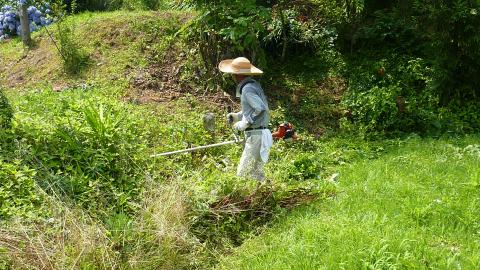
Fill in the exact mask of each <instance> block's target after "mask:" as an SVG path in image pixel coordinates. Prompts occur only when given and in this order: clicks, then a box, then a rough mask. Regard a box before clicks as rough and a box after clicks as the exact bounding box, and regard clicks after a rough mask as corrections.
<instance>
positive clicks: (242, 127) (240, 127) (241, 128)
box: [233, 119, 250, 131]
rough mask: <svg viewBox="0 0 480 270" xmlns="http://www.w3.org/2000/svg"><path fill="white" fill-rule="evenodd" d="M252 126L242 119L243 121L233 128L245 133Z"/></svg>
mask: <svg viewBox="0 0 480 270" xmlns="http://www.w3.org/2000/svg"><path fill="white" fill-rule="evenodd" d="M249 126H250V124H249V123H248V122H247V120H245V119H242V121H239V122H237V123H235V125H233V128H234V129H235V130H238V131H245V129H247V128H248V127H249Z"/></svg>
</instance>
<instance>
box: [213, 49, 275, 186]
mask: <svg viewBox="0 0 480 270" xmlns="http://www.w3.org/2000/svg"><path fill="white" fill-rule="evenodd" d="M218 68H219V69H220V71H221V72H224V73H229V74H232V78H233V80H234V81H235V82H236V83H237V88H236V97H237V98H240V104H241V109H242V110H241V111H240V112H237V113H229V114H227V119H228V120H229V121H230V122H232V123H234V125H233V128H234V129H236V130H238V131H240V132H245V148H244V149H243V153H242V157H241V158H240V163H239V165H238V169H237V175H238V176H241V177H247V178H253V179H256V180H258V181H259V182H263V181H264V180H265V173H264V166H265V164H266V163H267V161H268V156H269V152H270V148H271V147H272V144H273V139H272V133H271V132H270V130H269V129H268V124H269V121H270V112H269V108H268V101H267V97H266V96H265V94H264V92H263V89H262V87H261V86H260V84H259V83H258V82H257V81H256V80H254V79H253V78H252V76H255V75H261V74H263V71H261V70H260V69H258V68H257V67H255V66H253V65H252V64H251V63H250V61H249V60H248V59H247V58H245V57H238V58H235V59H227V60H223V61H221V62H220V64H219V65H218Z"/></svg>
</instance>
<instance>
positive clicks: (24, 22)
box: [20, 5, 32, 47]
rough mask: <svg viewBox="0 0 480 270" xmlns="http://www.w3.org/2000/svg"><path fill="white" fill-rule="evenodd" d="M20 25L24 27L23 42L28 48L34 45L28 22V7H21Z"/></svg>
mask: <svg viewBox="0 0 480 270" xmlns="http://www.w3.org/2000/svg"><path fill="white" fill-rule="evenodd" d="M20 23H21V25H22V41H23V44H24V45H25V46H27V47H30V45H31V44H32V38H31V37H30V23H29V22H28V11H27V6H26V5H21V6H20Z"/></svg>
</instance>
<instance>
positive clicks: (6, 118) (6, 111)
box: [0, 89, 13, 130]
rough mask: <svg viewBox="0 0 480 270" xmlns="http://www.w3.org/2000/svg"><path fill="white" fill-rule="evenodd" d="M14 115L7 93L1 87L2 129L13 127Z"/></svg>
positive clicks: (0, 120) (0, 121)
mask: <svg viewBox="0 0 480 270" xmlns="http://www.w3.org/2000/svg"><path fill="white" fill-rule="evenodd" d="M12 117H13V110H12V107H11V106H10V103H9V102H8V99H7V97H6V96H5V93H3V90H2V89H0V130H5V129H8V128H10V127H11V122H12Z"/></svg>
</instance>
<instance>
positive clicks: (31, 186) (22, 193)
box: [0, 160, 41, 219]
mask: <svg viewBox="0 0 480 270" xmlns="http://www.w3.org/2000/svg"><path fill="white" fill-rule="evenodd" d="M35 174H36V172H35V170H33V169H31V168H28V167H27V166H22V165H21V163H20V161H15V162H14V163H6V162H4V161H2V160H0V179H1V181H2V185H1V186H0V219H6V218H10V217H12V216H15V217H25V216H28V217H32V216H36V215H37V214H38V213H39V211H38V210H39V207H40V204H41V198H40V196H39V195H37V192H36V188H35V180H34V176H35Z"/></svg>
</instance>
